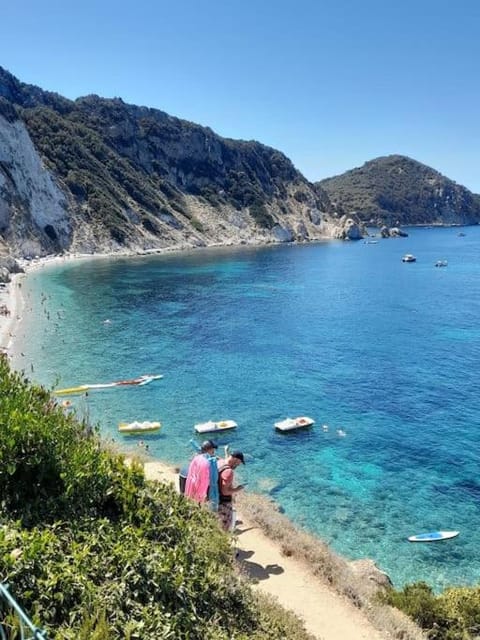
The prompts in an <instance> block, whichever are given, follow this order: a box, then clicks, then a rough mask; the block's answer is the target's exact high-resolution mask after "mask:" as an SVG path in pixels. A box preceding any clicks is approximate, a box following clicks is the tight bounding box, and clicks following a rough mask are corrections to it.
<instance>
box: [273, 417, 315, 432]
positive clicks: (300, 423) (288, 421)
mask: <svg viewBox="0 0 480 640" xmlns="http://www.w3.org/2000/svg"><path fill="white" fill-rule="evenodd" d="M312 424H315V420H312V418H309V417H308V416H300V417H298V418H285V420H281V421H280V422H275V429H277V431H295V430H296V429H304V428H305V427H311V426H312Z"/></svg>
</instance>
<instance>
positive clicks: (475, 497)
mask: <svg viewBox="0 0 480 640" xmlns="http://www.w3.org/2000/svg"><path fill="white" fill-rule="evenodd" d="M408 231H409V237H408V238H405V239H389V240H379V241H378V243H377V244H366V243H364V242H357V243H343V242H336V241H332V242H325V243H319V244H309V245H281V246H269V247H263V248H250V247H248V248H247V247H241V248H228V249H215V250H213V249H211V250H198V251H195V252H192V253H185V254H175V255H173V254H171V255H164V256H150V257H139V258H129V259H126V258H124V259H122V258H117V259H97V260H91V261H81V262H71V263H64V264H63V265H61V266H58V267H55V268H50V267H45V268H44V269H41V270H39V271H37V272H32V273H31V274H30V275H29V276H28V278H27V279H26V281H25V282H24V285H23V291H24V297H25V300H26V309H25V313H24V316H25V319H24V321H23V323H22V324H21V326H20V327H19V337H18V340H19V345H20V346H19V351H21V353H22V354H23V355H20V354H19V355H18V360H17V362H16V365H17V367H18V368H20V369H24V370H25V372H26V374H27V376H28V377H29V378H31V379H32V380H35V381H36V382H41V383H43V384H45V385H47V386H48V387H49V388H57V387H67V386H74V385H78V384H83V383H98V382H109V381H113V380H119V379H124V378H131V377H136V376H138V375H141V374H146V373H162V374H164V378H163V379H162V380H158V381H155V382H152V383H151V384H149V385H147V386H144V387H127V388H120V389H114V390H104V391H101V392H96V393H91V394H90V395H89V397H88V398H87V399H85V398H84V397H80V398H77V399H74V400H73V402H74V403H75V406H76V410H77V411H78V413H79V414H83V413H85V412H88V413H89V416H90V419H91V420H93V421H95V422H97V421H98V422H99V423H100V425H101V431H102V433H103V434H104V435H105V437H107V438H115V440H117V441H120V440H122V438H121V437H120V436H118V434H117V424H118V422H120V421H122V420H126V421H131V420H135V419H138V420H161V422H162V423H163V427H162V430H161V432H160V433H159V434H157V435H151V436H149V437H146V438H144V441H145V443H147V444H148V447H149V451H150V454H151V455H152V456H154V457H157V458H159V459H162V460H165V461H169V462H172V463H181V462H184V461H186V460H187V459H188V457H189V455H190V453H191V447H190V445H189V439H190V438H191V437H192V435H193V425H194V424H195V423H197V422H204V421H206V420H209V419H213V420H222V419H227V418H231V419H234V420H236V421H237V422H238V424H239V427H238V429H237V430H236V431H235V432H229V433H225V434H222V435H221V436H220V437H219V438H218V442H219V444H220V445H223V444H226V443H229V444H230V445H231V446H233V447H235V448H240V449H242V450H243V451H245V452H246V453H247V454H248V461H247V465H246V466H245V467H244V468H242V469H241V472H240V475H241V479H242V480H244V481H245V480H246V481H248V482H249V490H251V491H258V492H261V493H264V494H268V495H269V496H271V497H272V498H274V499H275V500H276V501H277V502H278V504H279V505H280V506H281V508H282V509H283V510H284V511H285V513H286V514H287V515H288V516H289V517H290V518H291V519H292V520H293V521H294V522H296V523H298V524H300V525H302V526H304V527H306V528H308V529H309V530H310V531H312V532H314V533H315V534H317V535H319V536H320V537H321V538H323V539H324V540H326V541H327V542H328V543H329V544H331V546H332V547H333V548H334V549H335V550H336V551H338V552H339V553H341V554H343V555H345V556H346V557H348V558H359V557H371V558H373V559H375V560H376V561H377V563H378V564H379V566H380V567H381V568H382V569H384V570H385V571H386V572H387V573H388V574H389V575H390V576H391V578H392V579H393V581H394V583H395V585H396V586H401V585H402V584H404V583H406V582H411V581H413V580H420V579H421V580H426V581H427V582H428V583H430V584H432V585H434V586H435V587H436V588H441V587H443V586H446V585H448V584H473V583H477V582H478V581H479V576H480V570H479V567H478V565H477V558H478V549H479V548H480V457H479V439H480V437H479V427H480V393H479V385H480V322H479V320H480V227H469V228H464V229H459V228H440V229H409V230H408ZM460 231H461V232H463V233H465V236H460V235H459V232H460ZM405 253H412V254H414V255H416V256H417V260H418V261H417V262H416V263H413V264H404V263H402V261H401V257H402V255H403V254H405ZM438 259H446V260H448V267H446V268H436V267H435V266H434V263H435V261H436V260H438ZM106 319H109V320H110V321H111V322H110V323H105V322H104V321H105V320H106ZM295 415H309V416H311V417H312V418H314V419H315V420H316V425H315V426H314V427H313V428H312V429H311V430H309V431H304V432H297V433H293V434H292V433H291V434H280V433H277V432H275V430H274V428H273V423H274V422H275V421H278V420H280V419H283V418H284V417H287V416H295ZM324 424H325V425H328V427H329V428H328V431H324V430H323V429H322V425H324ZM339 429H341V430H342V431H344V432H345V434H346V435H345V436H344V437H341V436H339V435H338V433H337V431H338V430H339ZM122 441H123V442H125V441H127V439H126V438H123V440H122ZM129 442H132V441H131V440H129ZM132 446H136V440H133V444H132ZM436 529H446V530H452V529H458V530H460V532H461V533H460V536H459V537H458V538H456V539H454V540H450V541H446V542H441V543H436V544H417V545H415V544H410V543H408V542H407V541H406V538H407V536H409V535H412V534H415V533H421V532H425V531H430V530H436Z"/></svg>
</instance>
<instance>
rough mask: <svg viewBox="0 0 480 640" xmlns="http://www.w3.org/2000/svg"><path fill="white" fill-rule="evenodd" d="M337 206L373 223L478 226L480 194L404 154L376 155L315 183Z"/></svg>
mask: <svg viewBox="0 0 480 640" xmlns="http://www.w3.org/2000/svg"><path fill="white" fill-rule="evenodd" d="M317 184H318V185H319V186H320V187H321V188H323V189H324V190H325V191H326V192H327V193H328V195H329V197H330V199H331V200H332V202H333V203H334V204H337V206H340V207H341V208H342V209H344V210H346V211H347V212H356V213H357V215H358V216H359V217H360V218H361V220H362V221H364V222H368V223H375V224H379V225H381V224H387V225H388V226H392V225H395V226H397V225H408V224H478V222H479V221H480V197H479V196H476V195H474V194H472V193H471V192H470V191H468V189H466V188H465V187H462V186H460V185H457V184H456V183H455V182H453V181H452V180H449V179H448V178H446V177H445V176H442V174H440V173H438V171H435V170H434V169H431V168H430V167H427V166H426V165H424V164H421V163H420V162H417V161H416V160H412V159H411V158H407V157H405V156H399V155H392V156H386V157H383V158H376V159H375V160H370V161H369V162H366V163H365V164H364V165H363V166H361V167H359V168H357V169H352V170H351V171H347V172H346V173H343V174H342V175H339V176H335V177H333V178H327V179H326V180H321V181H320V182H318V183H317Z"/></svg>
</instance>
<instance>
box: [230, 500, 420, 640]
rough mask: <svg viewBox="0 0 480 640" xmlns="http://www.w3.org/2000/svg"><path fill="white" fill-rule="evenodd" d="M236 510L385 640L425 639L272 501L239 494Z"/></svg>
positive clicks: (373, 588)
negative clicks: (355, 610) (350, 604)
mask: <svg viewBox="0 0 480 640" xmlns="http://www.w3.org/2000/svg"><path fill="white" fill-rule="evenodd" d="M238 509H239V511H240V512H241V514H242V517H244V518H245V519H247V520H249V521H250V522H251V523H254V524H256V525H258V526H259V527H260V528H261V529H262V531H263V532H264V533H265V534H266V535H267V536H268V537H269V538H270V539H271V540H273V541H275V542H276V543H277V544H279V545H280V547H281V550H282V553H283V554H284V555H285V556H289V557H294V558H296V559H298V560H300V561H302V562H304V563H305V564H306V565H307V567H308V570H309V571H310V572H311V573H312V574H313V575H314V576H316V577H318V578H319V579H321V580H322V581H324V582H326V583H327V584H328V585H329V586H331V587H332V588H333V589H334V590H335V591H336V592H337V593H339V594H340V595H343V596H346V597H347V598H348V599H349V600H350V601H351V602H353V603H354V604H355V606H356V607H358V608H359V609H361V610H362V611H363V612H364V613H365V615H366V616H367V618H368V619H369V620H370V621H371V623H372V624H373V625H374V626H375V627H376V628H377V629H378V630H379V632H380V633H382V634H383V635H384V637H385V638H389V639H395V640H397V639H398V640H424V639H425V638H426V636H425V635H424V634H423V632H422V630H421V629H420V628H419V627H417V626H416V625H415V624H414V622H413V621H412V620H410V619H409V618H407V616H405V615H404V614H403V613H402V612H400V611H399V610H397V609H394V608H393V607H390V606H388V605H385V604H382V603H380V601H379V597H378V595H379V591H380V590H381V589H380V587H379V586H378V585H377V584H375V583H373V582H372V581H370V580H368V579H366V578H363V579H362V578H360V577H359V576H357V575H355V573H354V572H353V570H352V569H351V567H350V566H349V563H348V562H347V561H346V560H345V559H344V558H342V557H340V556H338V555H337V554H335V553H334V552H333V551H332V550H331V549H330V548H329V547H328V545H326V544H325V543H324V542H322V541H321V540H318V539H317V538H315V537H314V536H312V535H311V534H309V533H307V532H305V531H302V530H301V529H297V528H296V527H295V526H294V525H293V524H292V523H291V522H290V520H288V518H287V517H286V516H284V515H282V514H281V513H280V512H279V511H278V508H277V507H276V505H275V504H274V503H273V502H272V501H270V500H268V499H267V498H264V497H262V496H258V495H255V494H243V493H242V494H241V495H239V497H238Z"/></svg>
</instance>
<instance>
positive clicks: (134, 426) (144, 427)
mask: <svg viewBox="0 0 480 640" xmlns="http://www.w3.org/2000/svg"><path fill="white" fill-rule="evenodd" d="M161 426H162V423H161V422H150V421H149V420H145V421H144V422H138V420H135V421H134V422H120V424H119V425H118V430H119V431H120V433H123V434H124V435H139V434H142V433H154V432H155V431H158V430H159V429H160V427H161Z"/></svg>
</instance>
